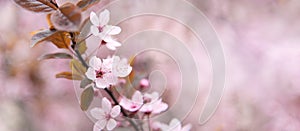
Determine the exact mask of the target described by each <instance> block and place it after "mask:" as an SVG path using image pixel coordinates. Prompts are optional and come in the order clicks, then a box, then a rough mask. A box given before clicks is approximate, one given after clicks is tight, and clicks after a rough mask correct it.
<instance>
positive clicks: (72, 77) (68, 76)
mask: <svg viewBox="0 0 300 131" xmlns="http://www.w3.org/2000/svg"><path fill="white" fill-rule="evenodd" d="M55 77H56V78H65V79H69V80H82V79H83V78H82V76H81V75H78V74H74V73H73V74H72V73H71V72H61V73H58V74H56V75H55Z"/></svg>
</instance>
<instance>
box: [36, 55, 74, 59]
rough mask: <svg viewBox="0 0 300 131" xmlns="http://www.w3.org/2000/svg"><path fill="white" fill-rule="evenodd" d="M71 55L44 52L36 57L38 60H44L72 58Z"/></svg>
mask: <svg viewBox="0 0 300 131" xmlns="http://www.w3.org/2000/svg"><path fill="white" fill-rule="evenodd" d="M72 58H73V57H72V56H71V55H70V54H67V53H53V54H46V55H43V56H41V57H39V58H38V60H45V59H72Z"/></svg>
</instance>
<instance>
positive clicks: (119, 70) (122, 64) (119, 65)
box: [112, 56, 132, 77]
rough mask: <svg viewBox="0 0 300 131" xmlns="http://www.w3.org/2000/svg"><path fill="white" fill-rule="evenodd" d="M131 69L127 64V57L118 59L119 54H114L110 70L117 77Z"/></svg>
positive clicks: (126, 74) (127, 73) (124, 74)
mask: <svg viewBox="0 0 300 131" xmlns="http://www.w3.org/2000/svg"><path fill="white" fill-rule="evenodd" d="M131 71H132V67H131V66H130V65H129V64H128V62H127V59H125V58H123V59H120V57H119V56H114V59H113V67H112V72H113V74H114V75H116V76H118V77H126V76H128V75H129V73H130V72H131Z"/></svg>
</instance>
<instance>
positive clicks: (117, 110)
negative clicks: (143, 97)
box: [110, 105, 121, 118]
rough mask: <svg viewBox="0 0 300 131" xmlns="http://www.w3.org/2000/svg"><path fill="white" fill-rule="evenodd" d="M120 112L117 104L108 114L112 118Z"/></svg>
mask: <svg viewBox="0 0 300 131" xmlns="http://www.w3.org/2000/svg"><path fill="white" fill-rule="evenodd" d="M120 112H121V107H120V106H119V105H116V106H114V107H113V108H112V109H111V112H110V116H111V117H112V118H115V117H117V116H118V115H120Z"/></svg>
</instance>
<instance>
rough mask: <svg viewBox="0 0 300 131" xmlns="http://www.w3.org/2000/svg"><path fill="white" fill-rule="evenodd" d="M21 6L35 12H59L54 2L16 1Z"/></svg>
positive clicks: (39, 0) (45, 0) (37, 0)
mask: <svg viewBox="0 0 300 131" xmlns="http://www.w3.org/2000/svg"><path fill="white" fill-rule="evenodd" d="M14 1H15V2H16V3H17V4H18V5H19V6H21V7H23V8H24V9H27V10H29V11H33V12H51V11H55V10H57V7H56V5H55V4H56V3H54V2H53V1H52V0H14Z"/></svg>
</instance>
